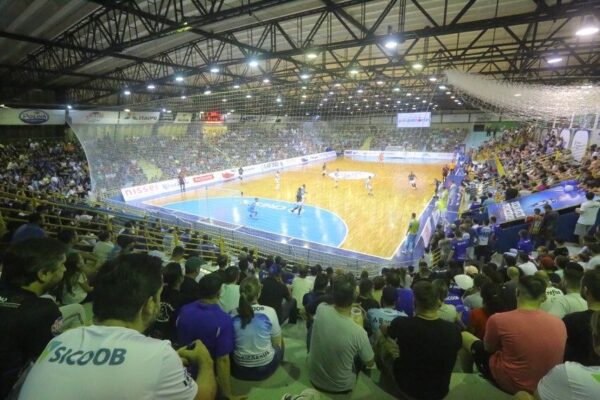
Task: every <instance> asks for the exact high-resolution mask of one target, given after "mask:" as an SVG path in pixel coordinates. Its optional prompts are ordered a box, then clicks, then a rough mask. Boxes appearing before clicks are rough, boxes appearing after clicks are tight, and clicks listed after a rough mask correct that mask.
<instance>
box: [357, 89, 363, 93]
mask: <svg viewBox="0 0 600 400" xmlns="http://www.w3.org/2000/svg"><path fill="white" fill-rule="evenodd" d="M363 92H364V90H362V89H358V90H357V91H356V93H363Z"/></svg>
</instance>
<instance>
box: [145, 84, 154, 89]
mask: <svg viewBox="0 0 600 400" xmlns="http://www.w3.org/2000/svg"><path fill="white" fill-rule="evenodd" d="M146 88H147V89H148V90H154V89H156V86H154V84H152V83H151V84H149V85H148V86H146Z"/></svg>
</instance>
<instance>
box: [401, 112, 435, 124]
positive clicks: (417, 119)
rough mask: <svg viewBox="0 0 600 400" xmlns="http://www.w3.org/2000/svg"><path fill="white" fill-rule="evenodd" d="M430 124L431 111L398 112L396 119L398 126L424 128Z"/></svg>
mask: <svg viewBox="0 0 600 400" xmlns="http://www.w3.org/2000/svg"><path fill="white" fill-rule="evenodd" d="M430 125H431V113H430V112H416V113H398V116H397V119H396V128H423V127H429V126H430Z"/></svg>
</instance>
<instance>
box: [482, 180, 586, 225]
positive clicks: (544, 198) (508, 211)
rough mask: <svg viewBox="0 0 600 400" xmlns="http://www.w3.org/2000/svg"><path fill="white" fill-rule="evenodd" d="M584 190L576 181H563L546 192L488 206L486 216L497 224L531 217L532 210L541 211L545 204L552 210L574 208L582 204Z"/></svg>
mask: <svg viewBox="0 0 600 400" xmlns="http://www.w3.org/2000/svg"><path fill="white" fill-rule="evenodd" d="M585 193H586V192H585V190H583V189H580V188H579V187H578V186H577V181H564V182H561V183H560V184H559V185H558V186H555V187H552V188H550V189H548V190H544V191H541V192H536V193H533V194H530V195H528V196H523V197H520V198H518V199H516V200H514V201H505V202H502V203H497V204H490V205H489V206H488V214H489V215H490V216H491V215H494V216H496V219H497V221H498V223H500V224H501V223H504V222H510V221H515V220H518V219H524V218H525V217H527V216H531V215H533V210H534V209H536V208H539V209H541V210H543V208H544V205H545V204H550V205H551V206H552V208H553V209H554V210H561V209H563V208H569V207H575V206H577V205H579V204H581V203H583V202H584V201H585V200H586V199H585Z"/></svg>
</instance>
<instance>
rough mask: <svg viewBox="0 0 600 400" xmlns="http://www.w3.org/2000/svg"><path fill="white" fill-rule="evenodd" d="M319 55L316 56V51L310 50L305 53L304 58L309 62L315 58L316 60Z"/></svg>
mask: <svg viewBox="0 0 600 400" xmlns="http://www.w3.org/2000/svg"><path fill="white" fill-rule="evenodd" d="M318 56H319V55H318V54H317V52H316V51H314V50H311V51H309V52H308V53H306V58H308V59H309V60H314V59H315V58H317V57H318Z"/></svg>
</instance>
